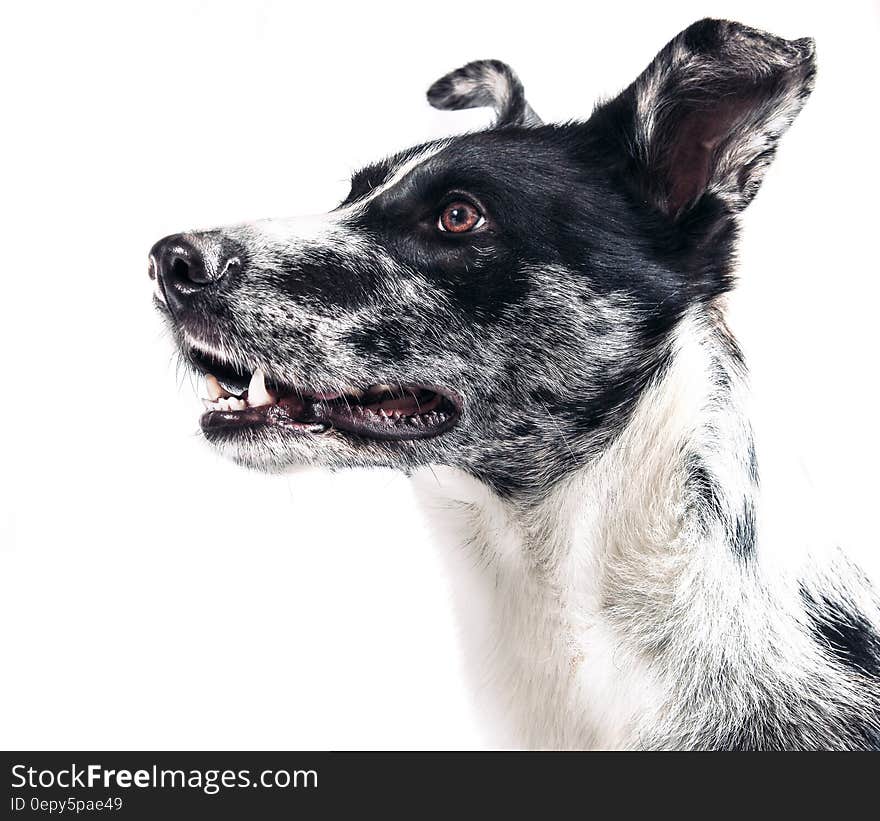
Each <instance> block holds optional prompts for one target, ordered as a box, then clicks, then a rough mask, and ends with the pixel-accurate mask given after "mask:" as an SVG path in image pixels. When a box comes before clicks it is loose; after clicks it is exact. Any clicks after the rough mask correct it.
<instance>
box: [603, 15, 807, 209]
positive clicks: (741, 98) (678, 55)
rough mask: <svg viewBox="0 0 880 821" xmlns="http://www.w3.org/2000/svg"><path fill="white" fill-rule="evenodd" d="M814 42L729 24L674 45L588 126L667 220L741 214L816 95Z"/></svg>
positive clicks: (693, 30)
mask: <svg viewBox="0 0 880 821" xmlns="http://www.w3.org/2000/svg"><path fill="white" fill-rule="evenodd" d="M814 53H815V47H814V43H813V41H812V40H810V39H808V38H804V39H801V40H783V39H781V38H779V37H774V36H772V35H770V34H765V33H764V32H760V31H756V30H755V29H751V28H748V27H747V26H743V25H741V24H739V23H733V22H728V21H726V20H701V21H700V22H698V23H694V24H693V25H692V26H690V27H689V28H687V29H685V30H684V31H683V32H681V34H679V35H678V36H677V37H675V38H674V39H673V40H672V41H671V42H670V43H669V44H668V45H667V46H666V47H665V48H664V49H663V50H662V51H661V52H660V53H659V54H658V55H657V57H656V58H655V59H654V61H653V62H652V63H651V65H650V66H648V68H647V69H646V70H645V71H644V72H643V73H642V74H641V76H639V77H638V79H637V80H636V81H635V82H634V83H633V84H632V85H631V86H630V87H629V88H628V89H626V91H624V92H623V93H622V94H621V95H620V96H619V97H617V98H616V99H614V100H611V101H610V102H608V103H606V104H604V105H603V106H601V107H599V108H598V109H597V110H596V112H595V113H594V115H593V118H591V121H590V122H591V123H593V124H595V125H597V126H598V127H599V128H600V133H603V134H605V135H606V137H607V139H609V140H610V147H611V151H612V157H613V156H614V155H615V154H617V155H619V158H620V160H621V161H622V162H623V163H624V165H623V166H622V167H621V171H622V173H623V174H624V175H625V176H626V177H627V178H628V179H630V180H633V181H635V183H636V185H637V187H638V190H637V194H638V196H640V197H641V198H642V199H644V200H647V201H648V202H650V203H651V204H653V205H654V206H655V207H657V208H659V209H660V210H661V211H663V212H664V213H666V214H668V215H669V216H671V217H677V216H679V215H681V214H682V213H684V212H685V211H687V210H688V209H689V208H690V207H691V206H692V205H694V204H695V203H696V202H697V201H698V200H699V199H700V198H701V197H702V196H703V195H705V194H712V195H714V196H715V197H717V198H718V199H719V200H720V201H721V202H722V203H723V204H724V206H725V207H726V209H727V210H728V211H729V212H732V213H735V212H737V211H740V210H742V209H743V208H745V206H746V205H748V203H749V202H750V201H751V199H752V197H754V195H755V193H756V192H757V190H758V187H759V186H760V184H761V179H762V177H763V175H764V171H765V169H766V167H767V166H768V165H769V163H770V161H771V160H772V159H773V155H774V153H775V151H776V143H777V141H778V139H779V137H780V136H781V135H782V134H783V133H784V132H785V130H786V129H787V128H788V127H789V126H790V125H791V123H792V121H793V120H794V118H795V116H796V115H797V114H798V112H799V111H800V110H801V108H802V106H803V104H804V102H805V101H806V99H807V97H808V96H809V94H810V91H811V90H812V87H813V78H814V75H815V70H816V69H815V57H814Z"/></svg>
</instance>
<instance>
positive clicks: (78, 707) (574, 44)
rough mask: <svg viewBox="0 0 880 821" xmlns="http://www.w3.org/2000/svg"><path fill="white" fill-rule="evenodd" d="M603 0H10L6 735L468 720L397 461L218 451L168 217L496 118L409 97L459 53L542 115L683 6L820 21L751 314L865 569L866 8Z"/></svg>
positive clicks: (375, 735) (670, 24) (347, 738)
mask: <svg viewBox="0 0 880 821" xmlns="http://www.w3.org/2000/svg"><path fill="white" fill-rule="evenodd" d="M597 6H599V8H600V9H601V11H594V10H592V9H591V8H590V4H587V3H571V2H565V3H554V2H542V3H534V2H530V3H524V4H522V5H517V4H514V3H511V2H502V3H498V2H486V0H482V2H478V3H439V2H435V3H413V2H408V3H405V4H400V5H392V4H390V3H384V4H383V3H378V2H373V3H360V4H356V5H355V4H351V5H350V6H344V7H343V6H336V7H334V6H333V5H332V4H330V3H323V4H321V3H311V4H295V3H292V2H249V3H245V2H234V3H232V2H230V3H208V2H202V3H196V2H174V3H161V2H155V0H154V1H153V2H149V3H141V4H139V5H138V6H137V7H135V6H134V5H133V4H128V3H107V4H96V3H88V2H77V3H60V2H59V3H41V4H27V9H26V10H25V4H23V3H18V4H16V7H15V10H11V9H9V8H7V9H6V10H5V11H4V20H3V25H2V32H0V38H2V42H0V61H2V77H3V88H4V91H3V105H2V112H3V113H2V116H3V127H2V132H0V133H2V136H0V140H2V142H3V147H2V155H0V156H2V191H3V194H2V203H0V208H2V209H3V214H2V223H0V224H2V226H3V242H2V246H0V248H2V252H3V256H4V259H3V265H2V269H3V270H2V302H0V311H2V324H0V334H2V339H0V343H2V350H3V363H4V372H5V377H6V385H5V391H4V398H3V401H2V404H0V415H2V424H3V428H2V431H3V457H2V467H3V470H2V477H0V481H2V484H3V487H2V496H0V665H2V672H0V746H3V747H6V748H25V749H26V748H85V749H88V748H105V749H117V748H119V749H138V748H157V749H164V748H187V747H190V748H226V749H236V748H290V747H317V748H328V747H397V746H415V747H467V746H476V745H479V744H481V743H482V740H481V736H480V733H479V729H478V721H477V720H476V717H475V716H474V715H473V713H472V711H471V708H470V706H469V700H468V689H467V687H466V686H465V684H464V681H463V678H462V674H461V666H460V662H459V657H458V651H457V640H456V634H455V631H456V622H455V619H454V617H453V614H452V608H451V603H450V600H449V599H450V582H449V581H448V580H447V579H446V577H445V576H444V575H443V563H442V561H441V557H440V556H439V555H438V553H437V550H436V548H435V547H434V546H433V545H432V542H431V539H430V538H429V534H428V533H427V532H426V527H425V526H424V525H423V523H422V520H421V519H420V517H419V515H418V513H417V511H416V509H415V507H414V504H413V500H412V498H411V495H410V491H409V489H408V485H407V481H406V480H405V479H404V478H403V477H401V476H398V475H394V474H391V473H370V474H367V473H360V474H357V473H347V474H340V475H336V476H329V475H326V474H322V473H320V472H309V473H305V474H301V475H297V476H293V477H289V478H287V477H284V478H277V477H276V478H269V477H265V476H262V475H257V474H253V473H249V472H246V471H243V470H241V469H238V468H235V467H234V466H232V465H230V464H226V463H224V462H222V461H220V460H219V459H218V458H217V457H216V456H215V455H214V454H213V453H212V452H211V451H210V450H209V449H208V448H207V447H206V446H205V445H204V444H203V443H202V442H201V441H200V439H199V436H198V433H197V429H198V428H197V418H198V414H199V410H200V405H199V403H198V400H197V398H196V392H195V390H194V389H193V386H192V385H191V383H190V380H189V378H187V377H185V376H183V375H179V374H177V373H176V372H175V368H174V366H173V365H172V364H171V362H172V355H171V347H170V343H169V342H168V340H167V339H164V338H163V336H162V333H161V331H160V322H159V319H158V317H157V316H155V315H154V313H153V311H152V308H151V305H150V283H149V281H148V279H147V274H146V255H147V250H148V249H149V247H150V246H151V245H152V243H153V242H154V241H155V240H157V239H159V238H160V237H162V236H164V235H165V234H168V233H172V232H176V231H180V230H184V229H186V228H191V227H208V226H212V225H215V224H219V223H225V222H238V221H243V220H247V219H251V218H256V217H261V216H282V215H290V214H296V213H302V212H305V213H308V212H314V211H320V210H327V209H329V208H331V207H333V206H334V205H335V204H336V203H337V201H338V200H339V199H341V198H342V196H343V195H344V194H345V193H346V191H347V179H348V176H349V174H350V172H351V171H352V170H353V169H355V168H356V167H358V166H359V165H361V164H363V163H365V162H368V161H370V160H372V159H375V158H377V157H378V156H381V155H383V154H385V153H389V152H391V151H393V150H396V149H399V148H402V147H404V146H406V145H408V144H410V143H413V142H416V141H421V140H424V139H428V138H431V137H434V136H439V135H442V134H446V133H449V132H452V131H461V130H465V129H468V128H473V127H476V126H478V125H481V124H483V123H484V122H486V121H487V119H488V117H487V114H486V112H461V113H456V114H452V113H443V112H435V111H433V110H432V109H430V108H429V107H428V105H427V104H426V102H425V100H424V91H425V89H426V88H427V87H428V85H429V84H430V83H431V82H432V81H433V80H434V79H436V78H437V77H438V76H440V75H441V74H444V73H445V72H446V71H448V70H449V69H452V68H454V67H457V66H458V65H460V64H462V63H464V62H466V61H468V60H471V59H475V58H482V57H496V58H500V59H504V60H507V61H508V62H510V63H511V64H512V65H513V66H514V67H515V69H516V70H517V72H518V73H519V74H520V76H521V77H522V79H523V81H524V83H525V85H526V89H527V92H528V97H529V99H530V101H531V102H532V104H533V106H534V107H535V108H536V110H537V111H538V112H539V113H540V114H541V115H542V116H543V117H544V118H545V119H547V120H554V119H567V118H572V117H585V116H586V115H588V114H589V112H590V110H591V107H592V105H593V103H594V101H595V100H596V99H597V98H598V97H600V96H602V95H610V94H612V93H615V92H616V91H618V90H620V89H621V88H622V87H623V86H625V85H627V84H628V83H629V82H630V81H631V80H632V79H633V78H634V77H635V75H636V74H637V73H638V72H639V71H640V70H641V69H642V68H643V67H644V66H645V65H646V64H647V62H648V61H649V60H650V58H651V57H652V56H653V54H654V53H655V52H656V51H657V50H658V49H659V48H660V47H661V46H662V45H663V44H664V43H665V42H666V41H667V40H668V39H669V38H670V37H671V36H673V35H674V34H675V33H676V32H678V31H679V30H680V29H682V28H684V27H685V26H686V25H688V24H689V23H691V22H693V21H694V20H696V19H698V18H700V17H702V16H706V15H714V16H726V17H730V18H733V19H739V20H741V21H742V22H746V23H749V24H751V25H753V26H757V27H760V28H765V29H767V30H770V31H773V32H775V33H777V34H781V35H783V36H785V37H799V36H803V35H812V36H815V37H816V38H817V40H818V53H819V65H820V75H819V81H818V86H817V89H816V92H815V94H814V97H813V99H812V100H811V101H810V102H809V104H808V105H807V107H806V109H805V111H804V112H803V114H802V115H801V117H800V118H799V119H798V121H797V122H796V123H795V126H794V128H793V129H792V131H791V132H790V133H789V134H788V136H787V137H786V138H785V139H784V141H783V143H782V146H781V152H780V155H779V157H778V159H777V161H776V163H775V165H774V166H773V168H772V169H771V171H770V172H769V174H768V177H767V179H766V181H765V184H764V187H763V189H762V191H761V193H760V195H759V196H758V198H757V200H756V201H755V203H754V204H753V205H752V206H751V207H750V209H749V210H748V212H747V216H746V218H745V226H744V228H745V230H744V236H745V242H744V245H743V252H742V273H743V287H742V290H741V292H740V294H739V299H738V310H737V315H738V321H737V323H736V327H737V328H738V329H739V331H740V334H741V336H742V337H743V340H744V342H745V346H746V349H747V352H748V354H749V357H750V361H751V364H752V367H753V371H754V374H755V380H754V381H755V386H756V392H757V394H758V396H759V397H760V399H761V402H762V404H763V405H764V406H765V408H766V409H769V411H770V412H771V416H773V417H775V419H776V421H777V428H778V430H779V437H783V438H785V439H786V440H788V441H790V442H791V443H792V445H791V447H792V451H793V452H794V453H795V454H796V459H794V460H793V461H792V464H796V463H797V461H798V460H799V459H801V458H803V460H804V461H805V462H806V464H807V467H808V468H809V470H810V473H811V475H812V477H813V481H814V484H815V485H816V487H817V489H818V491H819V496H820V498H822V499H823V504H822V507H825V508H827V509H828V510H829V511H830V516H831V520H832V524H833V526H834V527H835V528H836V530H837V531H838V533H839V534H840V535H841V537H842V538H843V539H847V540H849V541H851V542H853V543H854V544H855V545H856V547H857V548H859V550H860V551H861V555H862V557H863V558H865V559H867V560H868V561H871V560H873V561H875V562H876V556H875V553H874V552H875V551H876V550H877V547H878V538H877V533H876V527H875V525H874V521H875V519H876V514H875V511H876V506H877V498H876V497H877V490H878V483H877V478H876V465H877V464H878V459H880V439H878V434H877V427H876V425H877V413H876V398H877V389H876V386H875V380H876V377H877V348H878V346H877V331H878V329H877V318H876V317H877V313H876V312H877V305H878V299H880V286H878V265H877V250H876V249H877V241H878V231H877V206H876V202H877V193H878V190H880V176H878V164H877V159H876V154H877V141H878V114H877V87H878V70H877V51H876V44H877V42H878V35H880V14H878V6H877V4H868V3H847V4H839V3H838V4H829V3H821V4H815V5H811V4H808V3H798V4H794V3H790V4H781V3H779V4H771V3H768V2H766V0H765V1H764V2H759V3H747V2H741V3H737V2H729V3H714V2H703V3H686V2H679V3H651V4H645V5H644V6H631V5H628V4H625V3H615V4H604V3H603V4H597Z"/></svg>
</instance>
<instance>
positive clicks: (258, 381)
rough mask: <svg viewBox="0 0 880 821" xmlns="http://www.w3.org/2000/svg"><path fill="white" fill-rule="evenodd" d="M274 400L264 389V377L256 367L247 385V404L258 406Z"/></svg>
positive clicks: (269, 403)
mask: <svg viewBox="0 0 880 821" xmlns="http://www.w3.org/2000/svg"><path fill="white" fill-rule="evenodd" d="M274 401H275V397H274V396H273V395H272V394H271V393H269V391H268V390H266V377H265V376H264V374H263V371H262V370H260V369H259V368H257V369H256V370H255V371H254V375H253V376H252V377H251V382H250V384H249V385H248V393H247V403H248V405H250V406H251V407H252V408H259V407H260V406H262V405H271V404H272V403H273V402H274Z"/></svg>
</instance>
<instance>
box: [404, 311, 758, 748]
mask: <svg viewBox="0 0 880 821" xmlns="http://www.w3.org/2000/svg"><path fill="white" fill-rule="evenodd" d="M719 317H720V314H716V313H715V312H714V311H709V312H706V313H703V314H691V315H688V316H686V317H685V318H683V319H682V321H681V322H680V324H679V326H678V328H677V330H676V333H675V334H674V337H673V339H672V341H671V345H672V349H671V356H670V357H669V360H668V361H669V364H668V366H667V367H666V368H665V369H664V372H663V373H662V374H659V375H658V377H657V379H656V380H655V381H654V383H653V384H652V385H651V386H650V387H649V388H648V389H647V390H646V392H645V394H644V395H643V396H642V397H641V398H640V400H639V401H638V403H637V405H636V407H635V409H634V411H633V413H632V415H631V417H630V418H629V420H628V422H627V424H626V426H625V427H624V428H623V429H622V430H621V431H620V432H619V434H618V435H617V436H616V437H615V439H614V441H613V443H612V444H611V445H610V447H608V448H607V449H606V451H605V452H604V453H603V454H602V455H601V456H600V457H598V458H597V459H595V460H594V461H593V462H592V463H590V464H588V465H585V466H583V467H582V468H581V469H580V470H579V471H577V472H576V473H575V474H573V475H571V476H569V477H568V478H567V479H565V480H563V481H562V482H560V483H559V484H558V485H557V486H556V487H554V488H553V489H551V490H550V491H549V492H548V493H547V494H546V495H545V496H544V497H543V498H542V499H541V500H539V501H537V502H535V501H529V502H527V503H525V502H521V501H510V500H501V499H500V498H499V497H498V496H497V495H495V494H494V493H493V492H492V491H491V490H489V489H488V488H487V487H485V486H484V485H482V484H481V483H478V482H476V481H473V480H468V479H465V478H464V477H463V476H461V475H457V474H456V473H455V472H451V471H438V470H437V469H436V468H435V469H434V471H432V472H430V473H425V474H422V475H421V476H419V477H418V488H419V490H420V494H421V496H422V498H423V500H426V501H427V506H428V508H429V509H433V510H437V509H438V507H440V508H446V509H448V508H449V507H450V506H452V507H455V508H456V509H457V510H458V512H459V514H460V515H459V516H458V524H459V526H463V527H464V532H462V531H459V532H458V533H456V534H453V535H454V538H455V541H456V542H458V543H459V545H460V544H462V543H463V544H467V545H468V546H469V551H468V556H467V557H466V558H465V564H469V565H470V566H471V567H473V566H474V565H475V564H476V565H477V566H478V567H480V568H483V570H484V571H485V572H483V573H482V574H478V575H479V576H480V579H481V582H482V585H483V587H482V589H481V588H480V584H481V582H480V581H477V583H476V585H474V580H473V578H471V580H470V583H466V584H465V587H464V598H465V599H467V602H466V610H468V611H470V614H471V615H472V616H473V619H474V625H472V626H469V627H468V629H467V634H468V635H475V634H476V633H477V632H478V630H479V628H480V627H482V628H485V627H486V626H487V625H488V627H489V631H488V633H484V638H485V641H486V642H488V643H489V646H488V647H486V646H482V647H481V646H479V644H478V645H477V646H476V647H475V648H473V649H474V651H475V654H476V657H477V658H478V659H483V658H485V656H486V653H487V652H488V653H490V654H491V658H492V670H491V673H492V676H493V678H494V680H495V684H496V685H499V686H500V688H501V691H502V693H503V694H506V696H507V699H506V702H505V700H504V699H502V700H501V702H500V704H501V705H502V706H501V709H502V711H503V712H505V713H508V712H510V711H515V712H516V713H518V714H520V715H523V716H527V717H528V718H526V719H525V720H524V721H523V723H522V724H521V726H520V727H519V728H518V734H517V735H516V737H515V743H516V742H519V743H527V744H529V745H537V746H542V745H553V746H591V745H600V746H618V745H626V744H631V743H635V742H634V741H633V737H632V734H633V733H636V732H638V729H637V727H636V726H635V724H634V721H635V716H636V715H640V716H642V717H643V718H644V717H645V716H646V715H647V714H648V713H650V712H651V710H652V709H657V710H659V709H660V705H661V704H662V703H663V701H664V700H665V698H666V697H665V695H664V692H663V690H664V682H663V681H661V680H658V679H657V676H656V675H655V673H654V672H653V667H654V662H655V661H656V657H657V651H658V648H661V647H662V646H663V645H664V643H668V642H669V641H671V640H672V639H673V638H675V637H677V636H679V635H680V633H681V621H682V613H681V606H682V601H683V600H684V599H683V597H682V596H681V595H680V593H681V592H682V591H683V590H684V589H685V588H687V589H688V596H689V597H690V598H691V601H693V602H695V603H696V606H699V604H698V602H699V599H700V597H701V596H704V595H705V596H707V597H712V596H718V597H721V598H723V597H724V596H725V595H726V593H725V587H730V583H731V575H732V574H735V575H736V576H739V575H740V574H742V568H743V566H744V565H747V564H748V563H750V562H754V561H755V555H754V554H755V551H756V549H757V548H756V544H755V530H756V525H755V504H756V491H757V475H756V474H757V471H756V467H755V457H754V449H753V447H752V438H751V432H750V427H749V423H748V421H747V418H746V415H745V412H744V404H745V387H744V383H745V375H744V369H743V367H742V364H741V361H740V359H739V356H738V351H737V349H736V346H735V345H734V344H733V343H732V341H731V339H730V337H729V335H728V334H727V331H726V328H725V326H724V324H723V322H722V321H721V320H720V318H719ZM438 490H439V491H440V493H441V499H442V501H440V502H439V503H438V501H437V496H436V492H437V491H438ZM443 518H444V517H438V518H437V521H442V520H443ZM446 518H447V520H448V517H446ZM459 550H460V548H459ZM474 554H476V555H474ZM458 555H459V556H460V555H461V554H460V553H459V554H458ZM457 575H458V574H457ZM695 591H696V592H695ZM477 601H479V602H481V605H482V606H481V607H477V608H475V607H474V604H475V602H477ZM661 678H662V676H661ZM612 680H613V684H612V683H611V682H612ZM585 700H586V701H588V702H589V703H590V704H591V705H592V708H593V709H592V710H583V709H582V702H583V701H585ZM492 701H493V702H494V700H492ZM490 703H491V702H490ZM494 703H498V702H494ZM577 705H580V706H577ZM508 708H510V709H509V710H508ZM600 714H601V715H603V716H604V717H603V718H602V719H601V720H597V719H596V718H595V717H596V716H597V715H600Z"/></svg>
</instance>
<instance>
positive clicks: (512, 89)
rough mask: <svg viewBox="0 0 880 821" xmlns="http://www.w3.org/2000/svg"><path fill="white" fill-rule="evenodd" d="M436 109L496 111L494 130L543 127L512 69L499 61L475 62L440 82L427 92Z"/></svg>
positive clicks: (453, 72)
mask: <svg viewBox="0 0 880 821" xmlns="http://www.w3.org/2000/svg"><path fill="white" fill-rule="evenodd" d="M428 102H429V103H430V104H431V105H432V106H434V108H442V109H446V110H449V109H459V108H481V107H483V106H488V107H490V108H494V109H495V114H496V120H495V127H498V126H503V125H541V118H540V117H538V115H537V114H535V112H534V111H533V109H532V107H531V106H530V105H529V104H528V103H527V102H526V98H525V92H524V91H523V87H522V83H521V82H520V81H519V77H517V76H516V74H514V72H513V69H512V68H511V67H510V66H509V65H507V64H506V63H502V62H501V61H499V60H475V61H474V62H473V63H468V64H467V65H466V66H462V67H461V68H459V69H456V70H455V71H451V72H450V73H449V74H447V75H446V76H444V77H441V78H440V79H439V80H437V82H436V83H434V85H432V86H431V87H430V88H429V89H428Z"/></svg>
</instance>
